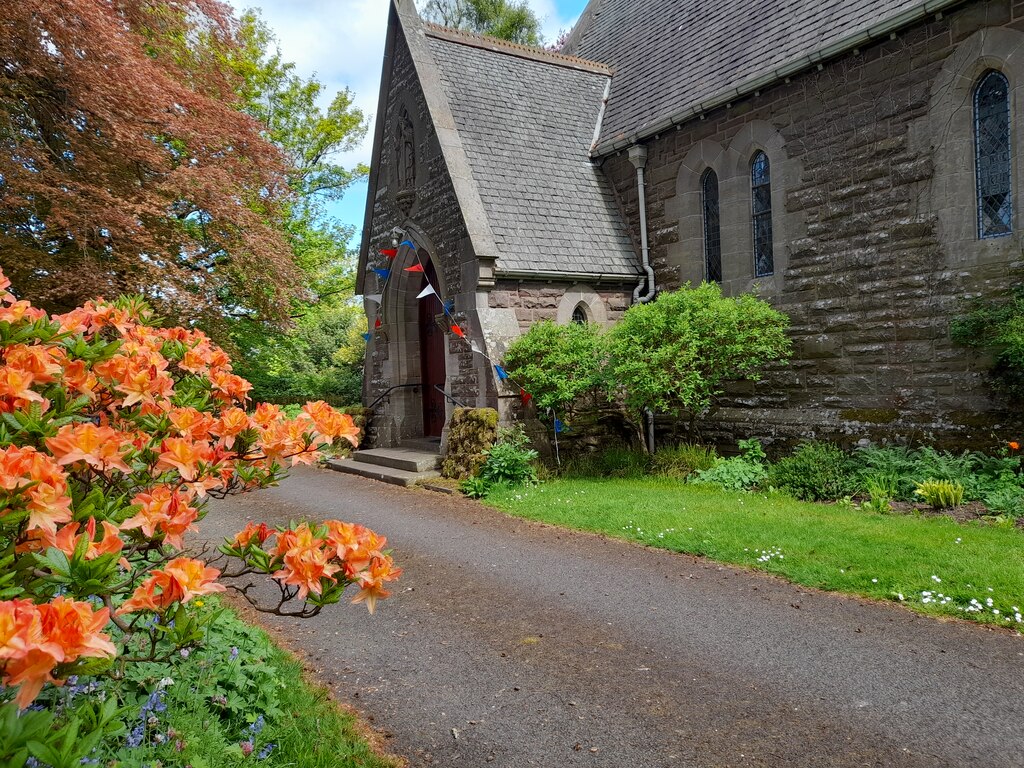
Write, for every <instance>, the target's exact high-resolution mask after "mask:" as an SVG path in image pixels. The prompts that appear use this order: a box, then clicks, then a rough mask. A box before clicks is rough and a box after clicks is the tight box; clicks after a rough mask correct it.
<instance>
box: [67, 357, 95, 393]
mask: <svg viewBox="0 0 1024 768" xmlns="http://www.w3.org/2000/svg"><path fill="white" fill-rule="evenodd" d="M63 383H64V386H65V387H70V388H71V389H73V390H75V391H76V392H79V393H80V394H83V395H88V396H89V397H90V399H91V398H93V397H95V390H96V387H97V386H98V384H99V383H98V381H97V380H96V375H95V374H94V373H93V372H92V371H91V370H89V368H87V367H86V365H85V361H84V360H72V361H71V362H69V363H67V364H66V365H65V366H64V375H63Z"/></svg>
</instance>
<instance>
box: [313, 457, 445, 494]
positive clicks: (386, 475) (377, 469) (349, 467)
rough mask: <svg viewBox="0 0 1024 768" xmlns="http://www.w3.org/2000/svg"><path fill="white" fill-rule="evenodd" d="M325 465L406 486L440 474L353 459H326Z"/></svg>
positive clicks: (350, 473) (337, 470) (338, 470)
mask: <svg viewBox="0 0 1024 768" xmlns="http://www.w3.org/2000/svg"><path fill="white" fill-rule="evenodd" d="M327 467H328V468H329V469H333V470H334V471H336V472H344V473H346V474H349V475H359V476H360V477H367V478H369V479H371V480H380V481H381V482H384V483H391V484H392V485H402V486H405V487H406V488H408V487H409V486H412V485H415V484H416V483H417V482H419V481H420V480H431V479H433V478H435V477H440V476H441V475H440V474H439V473H438V472H432V471H427V472H409V471H407V470H404V469H395V468H394V467H384V466H380V465H379V464H370V463H367V462H362V461H355V460H354V459H328V461H327Z"/></svg>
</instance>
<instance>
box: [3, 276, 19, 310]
mask: <svg viewBox="0 0 1024 768" xmlns="http://www.w3.org/2000/svg"><path fill="white" fill-rule="evenodd" d="M10 287H11V278H9V277H7V275H5V274H4V273H3V270H0V302H3V303H5V304H10V303H13V302H15V301H17V299H16V298H15V296H14V294H13V293H11V292H10V291H9V290H7V289H8V288H10Z"/></svg>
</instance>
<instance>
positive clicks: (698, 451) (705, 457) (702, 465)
mask: <svg viewBox="0 0 1024 768" xmlns="http://www.w3.org/2000/svg"><path fill="white" fill-rule="evenodd" d="M717 461H718V452H717V451H715V449H714V447H713V446H709V445H698V444H695V443H681V444H680V445H677V446H674V447H670V448H661V449H659V450H658V451H656V452H655V454H654V455H653V456H652V457H651V468H652V470H653V471H654V472H656V473H657V474H659V475H668V476H669V477H682V478H686V477H689V476H690V475H692V474H693V473H694V472H701V471H703V470H706V469H711V468H712V467H713V466H715V463H716V462H717Z"/></svg>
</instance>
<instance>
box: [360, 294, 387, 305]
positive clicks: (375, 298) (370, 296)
mask: <svg viewBox="0 0 1024 768" xmlns="http://www.w3.org/2000/svg"><path fill="white" fill-rule="evenodd" d="M383 298H384V297H383V296H382V295H381V294H379V293H368V294H366V295H365V296H363V300H364V301H372V302H373V303H374V304H380V303H381V301H382V300H383Z"/></svg>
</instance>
